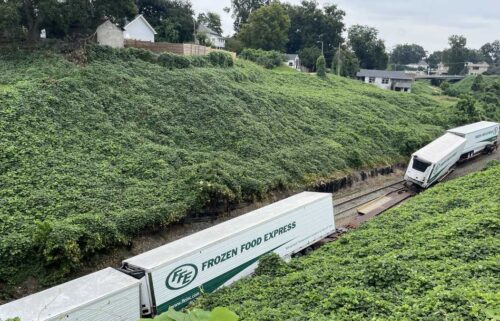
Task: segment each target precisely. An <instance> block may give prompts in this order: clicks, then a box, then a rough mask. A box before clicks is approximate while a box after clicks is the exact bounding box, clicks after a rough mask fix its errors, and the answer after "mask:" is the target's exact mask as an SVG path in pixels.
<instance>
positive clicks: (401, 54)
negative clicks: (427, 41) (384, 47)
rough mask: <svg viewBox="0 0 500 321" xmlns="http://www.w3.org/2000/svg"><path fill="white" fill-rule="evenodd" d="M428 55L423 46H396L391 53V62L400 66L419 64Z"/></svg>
mask: <svg viewBox="0 0 500 321" xmlns="http://www.w3.org/2000/svg"><path fill="white" fill-rule="evenodd" d="M426 55H427V53H426V52H425V50H424V48H423V47H422V46H419V45H417V44H403V45H396V47H395V48H394V49H393V50H392V53H391V62H392V63H395V64H398V65H408V64H411V63H418V62H419V61H421V60H422V59H423V58H425V56H426Z"/></svg>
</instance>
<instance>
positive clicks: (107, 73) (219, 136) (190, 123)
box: [0, 47, 449, 285]
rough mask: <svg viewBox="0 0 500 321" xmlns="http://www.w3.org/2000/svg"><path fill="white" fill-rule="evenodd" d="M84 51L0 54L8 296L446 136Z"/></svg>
mask: <svg viewBox="0 0 500 321" xmlns="http://www.w3.org/2000/svg"><path fill="white" fill-rule="evenodd" d="M89 50H90V51H89V59H88V62H87V64H86V65H85V66H78V65H74V64H72V63H71V62H69V61H67V60H66V59H64V57H63V56H61V55H58V54H54V53H52V52H45V51H38V52H33V53H23V52H19V51H16V52H12V53H2V54H0V55H1V59H0V182H1V184H0V200H1V201H0V261H1V262H2V264H1V265H0V282H4V283H9V284H11V285H12V284H15V283H16V282H20V281H22V279H23V278H25V277H27V276H28V275H35V276H37V277H39V278H44V277H46V278H47V277H48V276H50V277H51V280H52V281H53V280H54V279H56V278H57V276H60V275H62V274H64V273H65V272H67V271H68V270H71V269H75V268H76V267H77V266H79V265H80V264H81V262H82V261H83V260H85V259H86V258H87V257H88V256H91V255H93V253H96V252H99V251H102V250H108V249H112V247H113V246H115V245H118V244H128V243H129V242H130V239H131V237H132V236H134V235H135V234H137V233H138V232H139V231H141V230H142V229H144V228H155V227H163V226H167V225H169V224H171V223H172V222H175V221H178V220H179V219H181V218H183V217H185V215H186V214H187V213H191V212H198V211H201V210H202V209H203V210H207V211H216V210H218V209H220V208H222V207H225V206H227V205H231V204H234V203H237V202H240V201H252V200H258V199H261V198H263V197H264V196H265V195H268V194H269V193H270V192H272V191H275V190H283V189H297V188H301V187H304V186H308V185H309V184H311V183H313V182H316V181H317V180H319V179H323V178H325V179H328V178H329V177H331V175H335V174H336V173H338V172H340V171H347V170H349V169H350V168H353V167H359V166H363V167H365V166H366V167H371V166H378V165H381V164H389V163H394V162H395V161H399V160H400V159H401V158H402V157H403V156H407V155H409V153H410V152H412V151H414V149H415V148H416V147H418V146H422V145H423V144H425V143H427V142H429V141H431V140H432V139H433V138H435V137H437V136H438V135H439V134H440V133H442V131H443V130H444V128H447V127H449V120H448V119H447V116H446V115H447V114H448V113H449V109H448V108H446V107H443V106H442V105H440V104H438V103H437V102H436V101H435V100H433V99H431V98H428V97H425V96H419V95H416V94H412V95H399V94H398V93H394V92H391V91H384V90H379V89H377V88H375V87H373V86H364V85H363V84H361V83H359V82H358V81H355V80H350V79H346V78H339V77H336V76H330V77H327V79H326V80H319V79H318V78H317V77H311V76H310V75H307V74H302V73H283V72H280V71H279V69H277V70H276V71H269V70H265V69H263V68H260V67H258V66H256V65H255V64H253V63H249V62H246V61H245V60H238V61H237V63H236V65H235V66H234V67H233V68H213V67H212V63H211V62H210V61H209V60H208V59H209V58H208V57H197V58H195V57H184V58H188V59H189V61H190V63H191V64H192V65H193V66H194V65H195V64H196V65H198V66H199V67H198V68H192V67H190V68H183V69H178V68H174V67H173V66H174V65H173V64H174V62H168V63H166V62H163V63H165V64H166V67H164V66H163V65H162V63H160V62H159V60H160V58H159V56H158V55H151V54H150V53H149V52H145V51H141V50H132V49H122V50H113V49H108V48H102V47H100V48H97V47H96V48H91V49H89ZM164 57H165V56H164ZM211 57H212V59H213V61H218V62H219V63H220V61H221V60H222V61H223V63H224V64H229V62H228V61H227V60H225V59H221V56H219V55H217V54H215V55H212V56H211ZM214 57H217V59H215V58H214ZM162 59H166V58H162ZM212 59H210V60H212ZM157 60H158V61H157ZM182 61H183V60H182ZM207 61H208V62H207ZM175 64H177V62H176V63H175ZM207 67H208V68H207ZM367 124H371V125H367Z"/></svg>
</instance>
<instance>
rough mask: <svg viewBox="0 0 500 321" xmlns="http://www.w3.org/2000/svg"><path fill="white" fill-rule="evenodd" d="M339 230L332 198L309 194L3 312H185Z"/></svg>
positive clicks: (97, 320)
mask: <svg viewBox="0 0 500 321" xmlns="http://www.w3.org/2000/svg"><path fill="white" fill-rule="evenodd" d="M334 232H335V220H334V212H333V201H332V194H330V193H316V192H303V193H299V194H296V195H294V196H291V197H289V198H286V199H284V200H281V201H278V202H275V203H273V204H270V205H268V206H264V207H262V208H259V209H257V210H254V211H251V212H249V213H246V214H244V215H241V216H238V217H236V218H233V219H231V220H228V221H226V222H223V223H220V224H218V225H215V226H212V227H210V228H207V229H205V230H202V231H200V232H197V233H194V234H191V235H189V236H186V237H184V238H181V239H179V240H176V241H173V242H171V243H168V244H165V245H163V246H160V247H158V248H155V249H153V250H151V251H148V252H145V253H142V254H140V255H137V256H134V257H131V258H129V259H126V260H124V261H123V263H122V266H121V268H119V269H113V268H106V269H104V270H101V271H98V272H95V273H92V274H89V275H87V276H84V277H81V278H78V279H75V280H73V281H70V282H67V283H64V284H61V285H58V286H55V287H53V288H50V289H48V290H45V291H42V292H38V293H35V294H32V295H30V296H27V297H25V298H22V299H19V300H17V301H13V302H10V303H7V304H4V305H2V306H0V321H5V320H7V319H10V318H15V317H20V318H21V321H56V320H66V321H137V320H138V319H139V318H140V316H155V315H158V314H160V313H162V312H164V311H167V310H168V309H169V308H170V307H173V308H175V309H177V310H178V309H181V308H183V307H185V306H186V305H187V304H188V303H189V302H191V301H192V300H194V299H195V298H197V297H198V296H199V295H200V294H201V293H202V292H206V293H208V292H212V291H215V290H216V289H218V288H219V287H221V286H225V285H229V284H231V283H232V282H234V281H236V280H239V279H241V278H243V277H245V276H248V275H250V274H252V273H253V272H254V270H255V268H256V267H257V265H258V261H259V259H260V258H261V257H262V256H263V255H265V254H267V253H271V252H274V253H277V254H278V255H280V256H281V257H283V258H285V259H288V258H290V257H291V256H292V255H294V254H296V253H298V252H300V251H302V250H304V249H306V248H308V247H310V246H311V245H313V244H314V243H316V242H318V241H320V240H322V239H324V238H325V237H327V236H329V235H330V234H332V233H334Z"/></svg>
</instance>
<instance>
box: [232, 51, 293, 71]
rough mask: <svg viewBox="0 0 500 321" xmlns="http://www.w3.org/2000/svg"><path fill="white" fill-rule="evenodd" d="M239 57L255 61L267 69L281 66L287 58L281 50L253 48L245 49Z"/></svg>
mask: <svg viewBox="0 0 500 321" xmlns="http://www.w3.org/2000/svg"><path fill="white" fill-rule="evenodd" d="M238 57H240V58H243V59H246V60H250V61H253V62H255V63H257V64H259V65H261V66H263V67H265V68H267V69H272V68H275V67H279V66H281V64H282V63H283V61H284V60H285V58H284V57H283V54H282V53H281V52H279V51H275V50H271V51H265V50H261V49H251V48H246V49H243V50H242V51H241V53H240V55H239V56H238Z"/></svg>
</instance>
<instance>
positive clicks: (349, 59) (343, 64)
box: [332, 48, 359, 78]
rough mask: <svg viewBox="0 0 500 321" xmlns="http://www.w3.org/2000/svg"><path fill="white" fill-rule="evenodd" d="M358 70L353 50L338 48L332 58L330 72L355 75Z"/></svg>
mask: <svg viewBox="0 0 500 321" xmlns="http://www.w3.org/2000/svg"><path fill="white" fill-rule="evenodd" d="M358 71H359V61H358V58H357V57H356V55H355V54H354V52H352V51H351V50H348V49H343V48H340V50H337V51H336V52H335V56H334V57H333V59H332V72H333V73H335V74H336V75H339V76H343V77H350V78H354V77H356V73H357V72H358Z"/></svg>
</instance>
